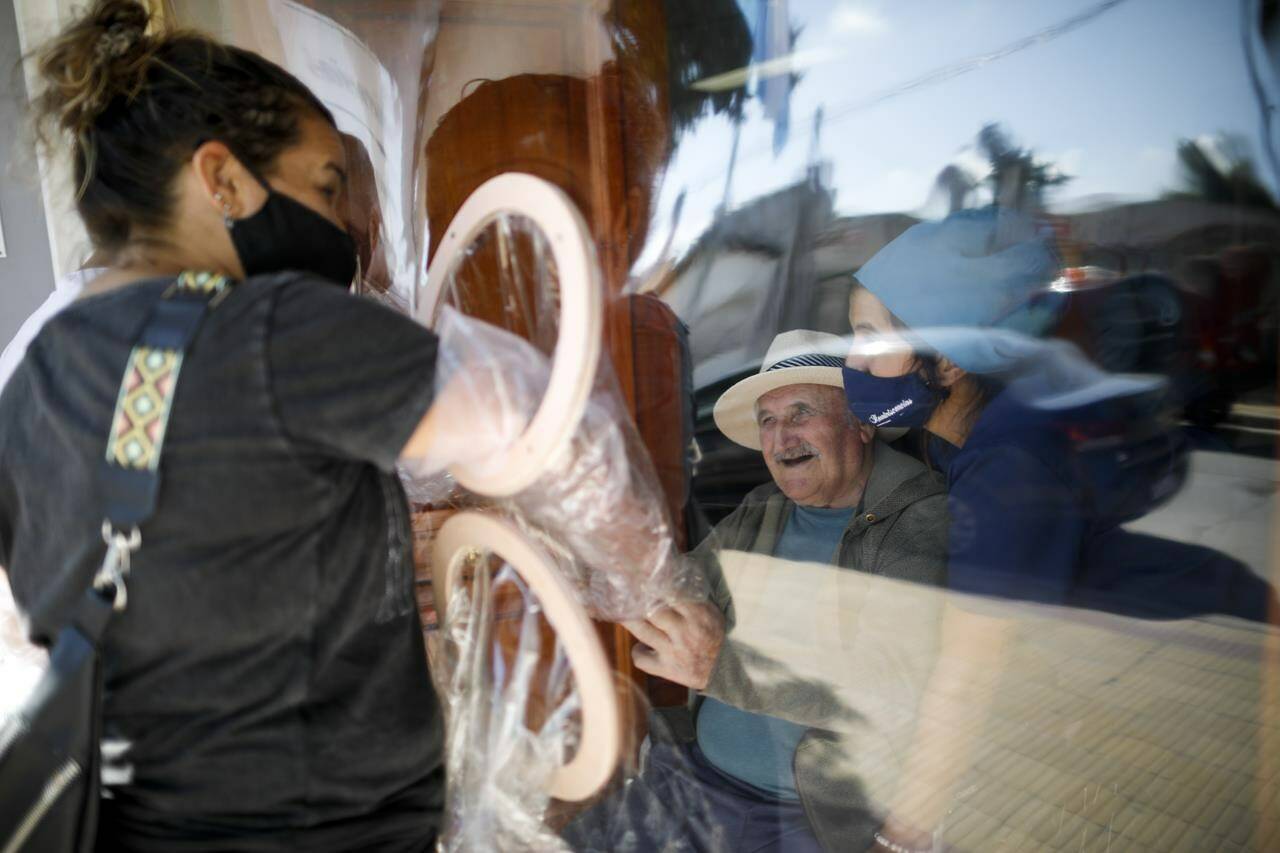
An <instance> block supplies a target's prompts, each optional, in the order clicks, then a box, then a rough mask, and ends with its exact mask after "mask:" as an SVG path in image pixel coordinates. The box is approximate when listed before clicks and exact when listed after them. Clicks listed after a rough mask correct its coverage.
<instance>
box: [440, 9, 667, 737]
mask: <svg viewBox="0 0 1280 853" xmlns="http://www.w3.org/2000/svg"><path fill="white" fill-rule="evenodd" d="M664 26H665V24H664V21H663V19H662V4H659V3H654V2H646V0H632V2H618V3H615V4H613V5H612V6H610V4H607V3H600V2H588V0H561V1H560V2H556V0H537V1H536V2H535V0H448V2H446V3H444V5H443V7H442V9H441V15H440V26H439V31H438V34H437V37H436V40H435V46H434V52H433V61H432V64H431V67H430V68H429V70H428V71H427V72H426V75H425V81H424V82H425V85H424V87H423V96H422V100H421V103H420V104H419V110H418V121H419V146H420V147H419V149H418V154H419V155H420V156H421V157H422V161H421V164H420V166H419V171H420V173H421V174H422V176H423V178H422V184H421V188H422V197H423V199H424V200H425V202H424V205H423V210H422V211H421V212H422V214H423V218H424V222H423V225H424V228H425V230H426V231H427V233H428V235H429V253H431V254H432V255H434V252H435V249H436V247H437V245H438V244H439V241H440V237H441V233H442V231H443V229H444V228H445V227H446V226H447V224H448V223H449V222H450V220H451V219H452V218H453V216H454V214H455V213H456V212H457V210H458V208H459V207H460V206H461V205H462V203H463V202H464V201H465V200H466V198H467V197H468V196H469V195H470V194H471V193H472V192H473V191H474V190H475V189H476V188H477V187H479V186H480V185H481V184H482V183H484V182H485V181H486V180H488V179H489V178H492V177H494V176H496V175H498V174H501V173H503V172H512V171H518V172H526V173H529V174H532V175H536V176H538V177H540V178H543V179H545V180H548V181H550V182H552V183H554V184H556V185H557V186H559V187H560V188H561V189H563V190H564V191H565V192H566V193H567V194H568V195H569V196H570V198H572V199H573V201H574V202H575V203H576V204H577V206H578V207H579V208H580V210H581V211H582V213H583V215H584V217H585V218H586V220H587V222H588V225H589V227H590V230H591V233H592V235H593V237H594V241H595V248H596V252H597V255H598V257H599V260H600V265H601V268H602V271H603V278H604V287H605V289H606V293H605V302H606V322H605V332H604V334H605V338H606V340H605V345H606V349H607V351H608V353H609V355H610V358H611V361H612V365H613V368H614V371H615V373H616V375H617V379H618V384H619V386H620V390H621V392H622V395H623V399H624V400H625V401H626V404H627V406H628V407H629V408H630V411H631V412H632V414H633V416H635V417H636V419H637V424H638V427H639V429H640V434H641V438H642V441H643V442H644V445H645V447H646V449H647V450H648V452H649V454H650V456H651V458H652V460H653V462H654V464H655V467H656V468H657V469H658V471H659V476H660V481H661V482H662V486H663V489H664V493H665V496H666V498H667V502H668V507H669V509H670V511H671V517H672V520H673V523H674V524H675V525H676V529H677V539H678V543H677V544H678V546H679V547H681V548H683V547H684V545H685V542H684V526H683V506H684V502H685V497H686V493H685V489H686V487H687V486H686V483H685V482H684V480H685V477H684V473H683V472H684V453H685V447H684V441H683V440H682V430H681V423H680V421H679V418H680V412H681V408H680V407H681V405H682V404H683V401H682V400H681V399H680V387H679V382H678V362H677V359H678V358H679V353H678V341H677V339H676V337H675V335H674V334H672V335H669V336H664V335H662V334H660V333H657V334H655V333H653V332H652V331H649V332H646V331H645V330H646V329H649V330H652V329H653V328H654V323H653V322H652V321H653V320H654V319H655V318H656V317H660V316H661V309H658V308H656V307H655V306H651V305H640V306H637V305H636V303H635V297H626V296H624V295H623V289H624V285H625V283H626V277H627V271H628V269H629V267H630V265H631V263H632V261H633V260H634V258H635V256H636V254H637V253H638V252H639V250H640V248H641V247H642V246H643V245H644V241H645V237H646V231H647V227H648V221H649V210H650V204H651V201H652V195H653V193H654V192H655V188H656V187H655V185H656V181H657V178H658V175H659V172H660V169H661V167H662V165H663V163H664V161H665V158H666V157H667V154H668V148H669V139H670V134H669V132H668V129H667V127H666V122H667V109H666V90H665V86H666V79H667V78H666V42H665V37H664ZM513 249H514V251H513ZM513 255H514V257H516V258H518V262H517V263H516V264H515V266H516V267H517V268H523V269H525V270H526V271H532V270H533V269H534V268H535V267H536V266H537V263H538V262H537V257H538V252H537V250H536V246H534V245H532V243H531V241H530V240H529V239H528V237H527V235H521V234H519V233H517V234H515V235H514V236H513V237H508V238H504V237H503V236H502V235H501V234H495V235H494V237H493V238H492V239H490V240H487V241H477V245H476V247H475V248H474V250H473V252H472V254H471V256H470V257H469V259H468V261H467V263H466V266H465V267H464V268H463V269H461V270H460V271H459V274H458V282H459V287H458V291H459V293H460V297H459V298H460V299H461V300H462V301H463V302H464V303H465V304H464V305H463V306H460V307H463V308H464V309H465V311H466V312H467V313H468V314H470V315H472V316H476V317H480V318H482V319H485V320H488V321H491V322H495V323H498V324H499V325H502V326H504V327H506V328H509V329H511V330H512V331H515V332H517V333H518V334H521V335H523V336H525V337H527V338H529V339H530V340H532V341H534V343H535V344H537V345H539V346H540V348H542V349H544V351H548V352H549V348H550V345H551V344H552V343H553V342H554V333H552V334H551V335H550V337H548V335H547V332H546V329H545V326H544V322H543V321H545V320H546V319H547V314H548V313H549V312H553V310H554V305H555V303H554V294H548V293H546V292H540V289H541V291H545V289H546V288H547V286H548V284H547V279H546V278H545V277H543V278H539V277H538V276H536V275H532V274H525V275H522V276H519V284H518V285H517V287H516V288H515V292H514V293H512V292H505V293H504V292H501V291H500V290H499V289H498V288H496V287H494V286H492V283H493V282H496V281H499V280H501V279H502V278H503V275H504V264H506V265H507V272H506V276H507V278H508V280H510V278H511V275H510V269H509V267H510V259H511V257H512V256H513ZM508 291H510V288H508ZM530 307H532V312H531V313H530V312H529V310H528V309H529V308H530ZM531 317H532V318H533V319H532V321H531V320H530V318H531ZM672 319H673V318H672ZM637 320H641V321H645V320H648V321H651V322H647V323H646V322H640V323H639V324H638V323H637ZM641 354H643V358H644V359H645V360H644V361H641V360H640V359H639V358H638V356H639V355H641ZM638 365H644V366H645V369H644V370H643V371H640V370H638V369H637V367H638ZM664 367H665V370H664ZM601 636H602V640H603V641H604V642H605V645H606V648H607V649H608V651H609V653H610V654H611V656H612V658H613V660H614V662H615V666H616V668H617V670H618V671H619V672H620V673H622V674H623V676H624V677H625V680H626V681H627V682H630V683H635V684H637V685H639V686H640V687H641V689H642V690H643V691H645V692H646V693H648V694H649V695H650V696H651V699H652V700H656V701H657V702H658V703H659V704H672V703H675V702H678V701H681V700H682V697H683V693H682V691H675V692H672V691H671V690H670V689H666V690H662V689H659V688H652V689H651V686H650V685H649V684H648V683H647V681H646V680H645V679H644V678H643V677H642V676H641V675H640V674H639V673H637V672H636V671H635V670H634V669H633V667H632V664H631V658H630V645H631V641H630V637H629V635H628V634H627V633H626V632H625V630H624V629H622V628H621V627H618V626H603V625H602V626H601ZM635 722H637V724H639V723H640V722H641V721H639V720H635Z"/></svg>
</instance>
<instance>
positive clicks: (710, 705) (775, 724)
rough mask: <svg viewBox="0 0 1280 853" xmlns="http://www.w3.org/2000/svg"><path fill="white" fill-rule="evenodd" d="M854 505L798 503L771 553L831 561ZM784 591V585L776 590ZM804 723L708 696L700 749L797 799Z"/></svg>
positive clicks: (727, 768) (732, 771) (775, 792)
mask: <svg viewBox="0 0 1280 853" xmlns="http://www.w3.org/2000/svg"><path fill="white" fill-rule="evenodd" d="M853 512H854V510H853V508H851V507H846V508H844V509H824V508H822V507H806V506H800V505H799V504H797V505H796V507H795V510H794V511H793V512H792V513H791V517H790V518H788V519H787V524H786V527H785V528H783V531H782V537H781V538H780V539H779V540H778V546H777V548H776V549H775V550H774V552H773V556H775V557H778V558H780V559H784V560H797V561H804V562H810V563H831V562H834V560H835V557H836V553H837V551H838V549H839V547H840V537H841V536H843V535H844V531H845V529H846V528H847V527H848V526H849V521H850V519H852V518H853ZM779 592H780V594H786V592H785V588H783V589H780V590H779ZM806 731H808V729H807V727H805V726H801V725H797V724H796V723H793V722H791V721H789V720H783V719H780V718H778V717H770V716H768V715H767V714H753V713H751V712H750V711H743V710H742V709H740V708H735V707H734V706H733V705H728V704H726V703H724V702H721V701H719V700H717V699H712V698H711V697H709V696H708V697H707V698H706V699H704V700H703V702H702V705H701V706H700V707H699V710H698V748H699V749H701V750H702V754H703V755H705V756H706V757H707V760H708V761H710V762H711V763H712V764H714V765H715V766H716V767H717V768H718V769H720V770H722V771H724V772H725V773H728V774H729V775H730V776H733V777H734V778H736V779H740V780H741V781H743V782H746V783H748V784H749V785H753V786H755V787H756V788H759V789H760V790H762V791H765V792H766V793H768V794H770V795H772V796H774V797H778V798H779V799H784V800H795V799H799V796H800V795H799V794H798V793H797V792H796V777H795V772H794V770H793V767H792V765H793V763H794V757H795V752H796V747H797V746H798V745H799V743H800V739H801V738H802V737H804V733H805V732H806Z"/></svg>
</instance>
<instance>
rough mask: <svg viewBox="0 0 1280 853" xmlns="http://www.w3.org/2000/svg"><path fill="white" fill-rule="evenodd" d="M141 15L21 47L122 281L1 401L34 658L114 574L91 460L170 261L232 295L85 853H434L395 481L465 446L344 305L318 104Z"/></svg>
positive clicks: (437, 740) (379, 323) (169, 450)
mask: <svg viewBox="0 0 1280 853" xmlns="http://www.w3.org/2000/svg"><path fill="white" fill-rule="evenodd" d="M150 23H151V22H150V18H149V16H148V13H147V11H146V10H145V9H144V8H143V7H142V6H141V5H140V4H139V3H137V2H133V0H98V2H96V3H94V4H93V5H92V7H91V8H90V9H89V11H88V12H87V13H86V14H85V15H84V16H83V17H82V18H80V19H79V20H77V21H76V22H74V23H73V24H71V25H70V26H69V27H68V28H67V29H66V30H64V31H63V32H62V33H61V34H60V35H59V36H57V37H56V38H55V39H54V40H53V41H52V42H51V43H49V44H48V45H46V46H45V47H43V48H42V49H41V50H40V51H39V52H38V54H37V56H36V59H37V62H38V68H39V73H40V76H41V77H42V79H43V82H44V87H43V91H42V93H41V94H40V96H39V97H38V98H36V99H35V102H34V105H33V106H34V111H35V118H36V121H37V123H38V126H39V127H40V128H41V129H42V138H43V140H44V141H45V143H47V144H49V145H51V146H58V145H60V144H64V143H65V145H66V146H67V147H69V154H70V157H71V160H72V165H73V172H74V177H75V184H76V187H77V195H76V203H77V206H78V210H79V214H80V216H81V217H82V219H83V220H84V224H85V226H86V228H87V229H88V233H89V235H90V237H91V238H92V241H93V243H94V246H95V248H96V249H97V250H99V251H101V252H102V253H103V254H104V256H107V257H110V258H111V259H112V261H113V262H112V264H111V265H110V267H109V268H108V269H106V270H105V271H104V272H103V273H102V274H101V275H100V276H99V277H97V278H96V279H95V280H94V281H93V282H92V284H91V285H90V286H89V287H88V288H87V290H86V292H85V294H84V295H83V296H81V298H80V299H79V300H78V301H76V302H75V303H73V304H72V305H70V306H69V307H67V308H66V309H65V310H63V311H62V312H61V313H59V314H58V315H57V316H55V317H54V318H52V319H51V320H50V321H49V323H48V324H47V325H46V326H45V327H44V329H43V330H42V331H41V332H40V334H39V335H38V336H37V338H36V339H35V340H34V341H33V343H32V344H31V346H30V348H29V349H28V351H27V354H26V356H25V358H24V360H23V361H22V363H21V364H20V366H19V367H18V369H17V370H16V372H15V373H14V375H13V377H12V379H11V380H10V381H9V383H8V385H7V386H6V388H5V390H4V393H3V396H2V397H0V565H3V566H5V567H6V568H7V570H8V573H9V578H10V582H11V585H12V589H13V593H14V598H15V600H16V601H17V603H18V605H19V607H20V608H21V609H22V611H23V613H24V615H25V616H26V618H27V620H28V623H29V630H30V634H31V636H32V638H33V639H34V640H36V641H37V642H42V643H48V642H49V640H50V638H51V637H52V636H54V635H55V634H56V633H57V631H58V630H59V628H60V627H61V626H62V625H63V624H64V623H65V622H66V620H67V618H68V616H69V614H70V612H71V611H72V609H73V608H74V606H75V604H76V602H77V601H78V599H79V598H80V596H81V595H82V594H83V592H84V590H85V589H86V588H87V587H88V585H89V583H90V579H91V578H92V577H93V575H94V571H95V569H96V568H97V564H98V562H99V561H100V560H101V557H102V550H103V546H102V538H101V524H102V501H103V497H102V495H103V489H104V486H103V482H102V463H101V460H102V453H103V447H104V445H105V443H106V439H107V436H108V433H109V428H110V427H111V426H112V424H113V411H114V410H115V405H116V401H117V392H118V389H119V387H120V382H121V377H122V376H123V375H124V370H125V364H126V359H127V358H128V357H129V354H130V350H131V348H132V346H133V345H134V343H135V342H136V340H137V336H138V334H139V332H140V329H141V327H142V324H143V323H144V322H145V321H146V318H147V317H148V316H150V314H151V312H152V310H153V309H154V307H155V306H156V305H157V304H158V303H159V301H160V300H161V299H162V298H163V296H164V294H165V293H166V291H167V290H168V289H169V288H170V287H171V286H172V285H173V284H174V281H175V278H176V277H177V276H178V275H179V274H180V273H181V272H183V271H204V272H208V273H213V274H217V275H221V276H225V277H227V278H228V279H231V280H233V281H234V282H235V284H234V286H233V287H231V288H229V289H228V290H227V291H226V292H225V293H224V294H223V295H224V296H225V298H224V299H222V301H221V302H220V303H219V304H218V305H217V307H216V309H213V310H209V311H208V312H206V316H205V319H204V320H203V325H202V326H201V327H200V330H199V333H198V335H197V336H196V338H195V339H194V341H193V342H192V343H191V344H190V345H189V347H188V348H187V350H186V352H185V357H184V360H183V362H182V371H181V383H180V385H179V388H178V390H177V391H176V396H175V399H174V403H173V407H172V415H171V417H170V420H169V422H168V427H167V433H166V438H165V445H164V456H163V459H164V461H163V466H162V467H163V474H164V478H163V484H162V487H161V492H160V495H159V499H158V505H157V509H156V511H155V513H154V515H153V516H152V517H151V518H150V520H149V521H147V522H146V523H144V524H143V526H142V531H141V532H142V536H143V538H144V540H145V544H144V547H142V549H141V550H140V551H138V552H137V553H136V554H135V555H134V558H133V561H132V569H131V571H130V574H129V577H128V607H127V609H125V610H124V611H123V612H122V613H120V614H117V616H116V618H115V619H114V620H113V621H112V623H111V625H110V627H109V629H108V631H107V634H106V637H105V641H104V645H103V653H102V657H103V667H104V679H105V706H104V726H105V732H104V740H103V760H104V770H103V776H104V788H105V797H104V800H103V802H102V810H101V819H100V825H99V842H100V847H103V848H112V849H131V850H154V851H175V850H182V851H196V850H308V851H326V850H333V851H338V850H353V849H360V850H387V851H401V850H405V851H408V850H427V849H431V848H433V847H434V837H435V835H436V832H437V829H438V826H439V821H440V814H441V807H442V800H443V795H444V779H443V773H444V771H443V767H442V761H441V739H442V729H441V719H440V711H439V706H438V703H437V700H436V697H435V695H434V693H433V691H432V688H431V685H430V680H429V676H428V673H427V670H426V659H425V655H424V652H423V645H422V635H421V630H420V626H419V622H418V615H417V609H416V607H415V603H414V591H413V571H412V558H411V553H410V542H411V538H410V529H409V524H408V514H407V506H406V503H405V498H404V494H403V491H402V490H401V487H400V484H399V482H398V480H397V479H396V476H395V473H394V466H395V464H396V462H397V460H398V459H400V458H421V457H422V456H424V455H425V454H427V452H428V451H431V452H432V453H433V454H436V453H439V452H440V451H441V448H442V447H444V446H445V445H446V444H449V443H450V442H453V443H454V444H455V445H456V444H457V443H459V442H460V441H462V438H461V437H460V436H458V435H457V433H456V431H452V430H448V429H444V428H442V427H441V426H440V425H439V424H440V423H441V422H442V421H443V420H444V419H445V417H446V416H445V415H444V414H442V409H441V405H443V404H441V405H436V406H432V387H433V385H432V377H433V373H434V369H435V359H436V340H435V338H434V336H433V335H432V334H431V333H430V332H429V331H428V330H426V329H424V328H422V327H421V326H419V325H417V324H416V323H414V322H412V321H411V320H409V319H407V318H404V317H402V316H400V315H398V314H396V313H394V312H392V311H390V310H388V309H386V308H384V307H382V306H380V305H377V304H375V303H373V302H370V301H366V300H362V299H360V298H357V297H355V296H352V295H350V294H349V293H348V292H347V287H348V285H349V284H350V282H351V281H352V279H353V277H354V275H355V272H356V266H357V264H356V251H355V246H354V244H353V242H352V239H351V237H350V236H349V235H348V233H347V229H346V226H345V224H344V223H343V221H342V217H341V214H340V211H341V210H342V209H343V202H344V193H345V192H346V176H347V166H346V163H345V159H344V153H343V145H342V142H341V139H340V137H339V134H338V131H337V129H336V128H335V126H334V120H333V117H332V116H331V115H330V114H329V111H328V110H326V109H325V107H324V106H323V105H322V104H321V103H320V101H319V100H317V98H316V97H315V96H314V95H313V94H312V93H311V92H310V91H308V90H307V88H306V87H305V86H303V85H302V84H301V83H300V82H299V81H298V80H297V79H295V78H294V77H292V76H291V75H290V74H288V73H287V72H285V71H284V70H283V69H281V68H279V67H277V66H276V65H274V64H272V63H270V62H268V61H266V60H265V59H263V58H262V57H260V56H257V55H255V54H253V53H250V52H248V51H244V50H240V49H237V48H234V47H230V46H227V45H224V44H220V43H218V42H216V41H213V40H211V39H209V38H207V37H205V36H203V35H199V34H196V33H190V32H174V33H157V32H151V31H149V26H150ZM429 407H431V408H430V410H429ZM467 440H468V441H470V440H471V439H467Z"/></svg>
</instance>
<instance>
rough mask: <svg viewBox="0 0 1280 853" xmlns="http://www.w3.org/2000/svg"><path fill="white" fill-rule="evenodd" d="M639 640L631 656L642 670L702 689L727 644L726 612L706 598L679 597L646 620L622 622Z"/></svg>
mask: <svg viewBox="0 0 1280 853" xmlns="http://www.w3.org/2000/svg"><path fill="white" fill-rule="evenodd" d="M622 624H623V625H624V626H625V627H626V629H627V630H628V631H630V632H631V633H632V635H634V636H635V638H636V639H637V640H639V641H640V642H638V643H636V644H635V645H634V646H632V647H631V659H632V661H634V662H635V665H636V667H637V668H638V669H640V670H641V671H642V672H646V673H648V674H649V675H656V676H658V677H659V678H665V679H667V680H668V681H674V682H675V683H676V684H683V685H684V686H685V687H689V688H692V689H694V690H702V689H703V688H705V687H706V686H707V682H708V681H709V680H710V679H711V670H712V668H713V667H714V666H715V663H716V658H717V657H719V656H720V647H721V646H722V645H723V644H724V615H723V614H722V613H721V612H720V610H719V609H718V608H717V607H715V605H712V604H708V603H706V602H705V601H679V602H676V603H675V604H672V605H671V606H670V607H664V608H662V609H661V610H659V611H657V612H656V613H654V614H653V615H652V616H650V617H649V618H648V619H646V620H645V621H643V622H624V623H622Z"/></svg>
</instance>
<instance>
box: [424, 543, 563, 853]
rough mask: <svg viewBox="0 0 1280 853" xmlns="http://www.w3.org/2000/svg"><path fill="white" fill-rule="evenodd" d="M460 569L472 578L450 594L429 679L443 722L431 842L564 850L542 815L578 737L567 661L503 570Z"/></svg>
mask: <svg viewBox="0 0 1280 853" xmlns="http://www.w3.org/2000/svg"><path fill="white" fill-rule="evenodd" d="M470 568H471V569H472V573H471V577H472V578H473V579H474V582H473V584H471V585H470V587H468V586H467V585H466V584H464V583H459V584H458V585H457V586H456V587H455V588H454V589H453V590H451V591H450V596H449V604H448V610H447V613H446V616H445V620H444V624H443V630H444V645H443V648H444V656H445V661H446V666H445V670H446V672H447V673H448V675H447V676H440V675H437V678H436V681H437V686H438V688H440V689H441V694H442V697H443V698H444V700H445V707H446V709H447V715H448V726H449V737H448V741H447V745H446V753H445V755H446V759H445V760H446V768H447V773H448V779H449V791H448V795H447V802H446V810H447V813H448V817H449V819H448V821H447V823H446V829H445V834H444V837H443V839H442V840H441V847H442V849H444V850H449V851H454V850H458V851H461V850H547V851H551V850H568V849H569V848H568V847H567V846H566V845H565V844H564V843H563V842H561V841H560V840H559V839H558V838H557V836H556V835H555V834H554V833H553V832H552V831H551V830H550V829H549V828H548V827H547V825H546V823H545V819H544V816H545V814H546V812H547V807H548V806H549V804H550V795H549V794H548V793H547V792H548V789H549V786H550V782H551V777H552V775H553V774H554V773H555V771H556V770H557V769H558V768H559V767H560V766H561V765H562V764H563V763H564V761H565V759H566V758H567V757H568V756H569V755H570V754H571V753H572V751H573V750H574V749H575V748H576V745H577V738H578V735H579V733H580V719H579V717H578V712H579V699H578V694H577V692H576V691H575V690H574V689H573V683H572V674H571V671H570V668H569V664H568V660H567V659H566V657H565V655H564V653H563V651H562V650H561V648H560V645H559V643H558V642H557V641H556V638H555V634H554V632H551V631H547V630H544V628H543V625H542V624H541V619H540V613H541V610H540V607H539V605H538V602H537V600H536V598H534V597H533V595H532V594H531V593H530V592H529V590H528V588H527V587H526V586H525V584H524V583H523V582H522V581H521V579H520V576H519V574H518V573H517V572H516V571H515V570H514V569H512V568H511V566H509V565H505V564H503V565H502V566H501V567H500V568H499V569H498V571H497V572H496V574H495V575H493V576H492V577H491V575H490V571H489V566H488V560H487V558H483V557H482V558H481V559H478V560H473V563H472V566H471V567H470ZM464 577H465V575H464ZM503 637H505V638H506V639H507V642H502V638H503Z"/></svg>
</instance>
